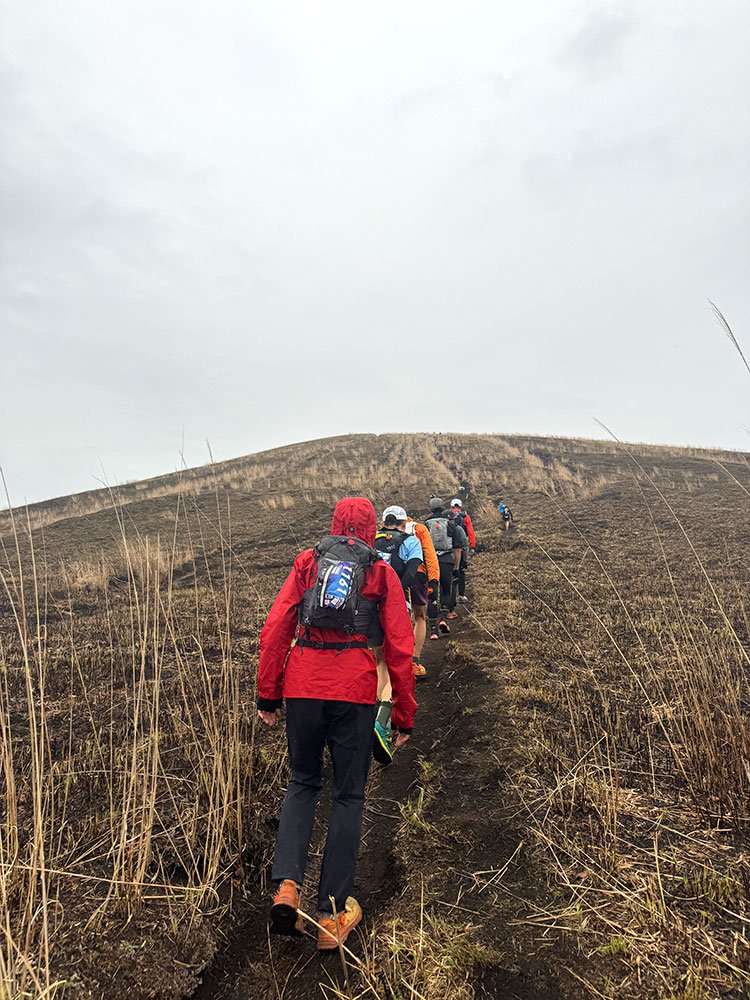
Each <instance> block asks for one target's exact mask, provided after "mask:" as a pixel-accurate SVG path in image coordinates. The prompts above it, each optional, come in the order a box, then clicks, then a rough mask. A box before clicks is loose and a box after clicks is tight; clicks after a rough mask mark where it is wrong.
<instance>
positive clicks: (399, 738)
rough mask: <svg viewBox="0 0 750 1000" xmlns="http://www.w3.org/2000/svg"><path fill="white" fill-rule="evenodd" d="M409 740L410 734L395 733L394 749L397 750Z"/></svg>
mask: <svg viewBox="0 0 750 1000" xmlns="http://www.w3.org/2000/svg"><path fill="white" fill-rule="evenodd" d="M410 739H411V733H396V743H395V749H396V750H398V748H399V747H402V746H403V745H404V743H408V742H409V740H410Z"/></svg>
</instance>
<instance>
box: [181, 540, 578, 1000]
mask: <svg viewBox="0 0 750 1000" xmlns="http://www.w3.org/2000/svg"><path fill="white" fill-rule="evenodd" d="M477 558H482V557H477ZM477 638H478V633H477V632H475V629H474V627H473V626H472V623H471V615H470V605H469V608H468V609H461V612H460V619H459V620H458V621H457V622H454V623H453V634H452V636H451V637H450V639H449V640H447V641H446V640H440V641H439V642H429V641H428V643H427V644H426V647H425V654H424V657H423V659H424V661H425V663H426V665H427V668H428V671H429V677H428V678H427V679H426V680H424V681H423V682H421V683H420V684H419V687H418V692H417V694H418V701H419V705H420V708H419V714H418V719H417V726H416V728H415V732H414V736H413V737H412V739H411V740H410V742H409V743H408V744H407V745H406V746H405V747H404V748H402V750H400V751H399V753H398V755H397V757H396V760H395V761H394V764H393V765H392V766H391V767H390V768H387V769H379V768H378V767H377V766H376V765H374V766H373V771H372V774H371V779H370V784H369V789H368V800H367V806H366V811H365V824H364V833H363V841H362V849H361V854H360V861H359V865H358V869H357V879H356V883H355V895H356V896H357V898H358V899H359V901H360V902H361V904H362V907H363V910H364V914H365V920H364V921H363V926H362V928H361V930H360V931H359V932H358V937H357V939H356V940H354V942H353V944H352V950H353V951H354V952H355V953H356V954H359V955H361V954H363V951H364V950H366V949H368V948H369V949H370V950H371V948H372V944H371V936H372V935H373V933H377V930H378V928H379V927H380V926H383V925H384V923H385V922H386V921H387V920H389V919H391V918H392V917H394V916H400V915H401V914H408V913H412V914H413V913H414V912H415V909H416V910H417V911H419V909H420V907H421V908H422V910H423V911H424V912H426V913H429V914H430V915H433V916H434V917H435V919H439V920H443V919H444V920H446V921H452V922H456V921H458V923H460V924H461V926H466V925H469V924H470V925H471V926H472V927H473V928H477V929H478V934H479V936H480V938H481V941H482V943H483V944H486V945H487V946H488V948H489V949H490V951H489V952H488V955H489V956H491V957H488V960H487V961H485V962H483V963H480V964H479V966H478V967H477V968H476V969H475V971H474V973H473V974H472V985H473V987H474V991H475V995H476V996H477V997H498V998H507V1000H555V998H562V997H566V998H567V997H573V996H575V995H576V993H577V991H576V990H575V989H574V988H573V987H572V986H571V983H570V980H569V979H568V978H567V976H565V975H564V973H561V972H559V971H555V970H556V969H559V968H560V964H561V963H560V962H559V955H557V954H553V947H554V946H553V942H552V941H550V940H549V939H547V938H544V937H543V936H540V937H535V936H534V934H533V933H532V932H530V931H529V929H528V928H527V927H524V924H523V919H522V917H523V915H524V912H525V906H526V903H527V902H528V900H529V898H531V896H532V895H534V894H535V893H536V894H538V893H540V892H542V891H543V890H542V889H541V887H540V886H541V883H540V880H539V877H538V873H536V872H534V871H533V870H532V868H531V867H530V862H529V861H528V860H527V857H526V852H525V833H524V821H523V810H522V808H521V806H520V803H519V802H518V800H517V797H516V795H515V793H514V790H513V788H512V786H511V783H510V781H509V778H508V775H507V755H508V754H509V753H510V752H512V748H511V747H510V746H509V745H508V738H507V728H506V727H505V725H504V714H503V704H502V692H501V691H499V690H498V685H497V683H496V680H495V678H493V676H492V669H491V668H488V667H487V666H486V665H485V666H480V664H479V663H475V662H474V661H473V660H472V656H471V649H472V643H473V642H474V641H476V640H477ZM326 803H327V786H326V785H325V784H324V788H323V793H322V795H321V800H320V805H319V814H320V816H321V817H324V816H325V815H326V814H327V809H326ZM402 807H403V808H402ZM417 811H418V813H419V815H418V819H417V821H416V822H410V821H409V819H408V817H409V816H412V817H414V816H415V815H416V812H417ZM405 814H406V815H405ZM323 833H324V831H323V827H322V823H319V825H318V830H317V833H316V838H315V841H314V843H313V849H312V870H311V871H310V872H309V875H308V882H309V885H310V886H314V885H315V883H316V881H317V870H316V869H317V865H318V864H319V860H320V851H321V848H322V836H323ZM533 886H536V888H532V887H533ZM311 894H312V893H311ZM304 902H305V901H304V895H303V907H304ZM269 903H270V899H269V894H268V892H267V891H263V890H262V889H261V887H260V886H259V885H257V884H255V885H248V886H247V888H246V891H245V893H244V897H243V898H242V900H241V901H240V902H239V903H238V905H237V906H236V908H235V915H234V920H233V923H232V925H231V927H230V928H229V930H228V934H227V944H226V946H225V947H224V949H223V950H222V951H220V952H219V953H218V955H217V956H216V958H215V960H214V962H213V964H212V965H211V967H210V968H208V969H207V970H206V971H205V972H204V974H203V979H202V984H201V985H200V986H199V987H198V989H197V990H196V991H195V992H194V993H193V995H192V996H193V1000H240V998H245V997H251V996H252V997H255V998H269V1000H270V998H275V1000H279V998H284V1000H313V998H314V997H323V996H327V997H331V996H334V995H336V994H335V992H334V991H332V989H331V988H330V987H332V986H333V985H334V984H335V985H336V986H338V987H339V988H341V986H342V973H341V967H340V964H339V960H338V956H337V955H336V954H333V955H332V954H325V955H320V954H319V953H318V952H317V951H316V949H315V943H314V938H313V937H312V936H309V937H304V938H302V939H301V940H299V939H284V938H276V937H271V936H270V935H269V933H268V907H269ZM309 910H310V912H313V908H312V905H311V906H310V907H309ZM354 978H355V979H356V977H354ZM326 987H329V988H326ZM354 995H357V993H356V990H355V993H354ZM368 995H370V996H372V995H373V993H372V991H370V992H369V993H368ZM378 995H380V994H378ZM382 995H383V997H384V998H385V997H388V996H390V995H392V994H390V993H388V992H383V994H382Z"/></svg>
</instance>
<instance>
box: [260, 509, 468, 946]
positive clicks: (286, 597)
mask: <svg viewBox="0 0 750 1000" xmlns="http://www.w3.org/2000/svg"><path fill="white" fill-rule="evenodd" d="M429 506H430V511H429V514H428V516H427V517H425V519H424V522H419V521H415V520H413V519H412V518H410V517H409V516H408V515H407V513H406V510H405V509H404V508H403V507H401V506H398V505H392V506H389V507H387V508H386V509H385V510H384V511H383V517H382V521H381V524H380V527H379V528H378V526H377V523H376V517H375V510H374V508H373V505H372V503H371V502H370V501H369V500H367V499H365V498H364V497H347V498H345V499H343V500H340V501H339V503H338V504H337V505H336V509H335V511H334V513H333V519H332V522H331V533H330V535H328V536H326V537H325V538H323V539H321V540H320V541H319V542H318V544H317V545H316V546H315V548H313V549H306V550H305V551H304V552H301V553H300V554H299V555H298V556H297V558H296V559H295V561H294V565H293V567H292V570H291V572H290V573H289V576H288V577H287V579H286V581H285V582H284V584H283V585H282V587H281V590H280V591H279V593H278V595H277V597H276V600H275V601H274V603H273V606H272V608H271V610H270V612H269V615H268V618H267V619H266V622H265V624H264V626H263V629H262V631H261V636H260V659H259V666H258V715H259V717H260V718H261V719H262V720H263V722H265V723H266V724H268V725H271V726H272V725H275V724H276V722H277V721H278V719H279V717H280V714H281V708H282V704H284V703H285V704H286V728H287V744H288V753H289V764H290V770H291V777H290V780H289V785H288V788H287V793H286V797H285V800H284V805H283V807H282V810H281V816H280V819H279V830H278V835H277V839H276V852H275V856H274V863H273V870H272V880H273V881H274V882H276V883H277V884H278V891H277V892H276V895H275V898H274V901H273V905H272V907H271V929H272V931H274V932H275V933H278V934H291V935H296V934H300V933H301V931H302V918H301V916H300V914H299V907H300V888H301V886H302V883H303V880H304V876H305V870H306V867H307V861H308V852H309V847H310V839H311V837H312V830H313V821H314V817H315V806H316V802H317V797H318V793H319V791H320V788H321V784H322V770H323V751H324V748H325V747H326V746H327V747H328V749H329V752H330V755H331V761H332V771H333V773H332V780H331V795H332V799H333V807H332V811H331V817H330V822H329V825H328V833H327V838H326V844H325V849H324V853H323V861H322V867H321V873H320V882H319V886H318V900H317V904H318V911H319V916H318V918H317V921H316V923H317V927H318V948H320V949H322V950H329V949H334V948H337V947H338V946H339V944H341V943H343V942H344V941H345V940H346V938H347V937H348V936H349V934H350V933H351V932H352V930H354V928H355V927H356V926H357V925H358V924H359V922H360V920H361V919H362V910H361V907H360V906H359V904H358V902H357V901H356V899H354V897H353V896H352V895H351V893H352V888H353V883H354V872H355V867H356V862H357V855H358V852H359V844H360V836H361V827H362V810H363V806H364V796H365V785H366V782H367V775H368V770H369V765H370V759H371V757H372V756H373V755H374V756H375V758H376V759H377V760H378V761H380V762H381V763H383V764H387V763H390V761H391V760H392V757H393V752H394V750H395V749H397V748H398V747H400V746H402V745H403V744H404V743H406V741H407V740H408V739H409V737H410V735H411V732H412V727H413V725H414V716H415V713H416V710H417V702H416V698H415V682H416V680H417V679H423V678H425V677H426V676H427V671H426V669H425V667H424V665H423V663H422V661H421V654H422V650H423V647H424V644H425V641H426V638H427V634H428V628H429V635H430V640H432V641H437V640H439V639H440V637H441V636H444V635H448V634H449V633H450V625H449V624H448V622H449V621H450V620H452V619H454V618H456V617H457V614H456V611H455V607H456V603H457V602H465V601H466V600H467V597H466V572H467V569H468V567H469V558H470V556H471V555H472V554H473V552H474V548H475V545H476V533H475V531H474V526H473V524H472V521H471V517H470V516H469V515H468V513H466V512H465V511H464V510H463V504H462V501H461V500H460V499H459V498H456V499H454V500H452V501H451V505H450V507H449V508H448V509H447V510H446V509H445V508H444V504H443V500H442V499H441V498H440V497H432V498H431V500H430V505H429ZM410 612H411V614H413V616H414V621H413V622H412V617H411V614H410ZM290 647H291V649H290Z"/></svg>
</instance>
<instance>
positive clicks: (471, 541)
mask: <svg viewBox="0 0 750 1000" xmlns="http://www.w3.org/2000/svg"><path fill="white" fill-rule="evenodd" d="M463 506H464V505H463V502H462V501H461V500H460V499H459V498H458V497H454V499H453V500H451V517H452V518H453V520H454V521H455V523H456V524H459V525H460V526H461V527H462V528H463V529H464V531H465V532H466V537H467V542H468V544H467V546H466V547H465V548H464V549H463V551H462V553H461V565H460V566H459V567H458V588H457V589H458V597H457V598H456V599H457V600H459V601H461V603H462V604H465V603H466V601H467V599H468V598H467V597H466V570H467V569H468V566H469V555H470V554H471V555H474V546H475V545H476V544H477V533H476V532H475V531H474V525H473V524H472V523H471V517H470V515H469V514H467V513H466V511H465V510H464V509H463Z"/></svg>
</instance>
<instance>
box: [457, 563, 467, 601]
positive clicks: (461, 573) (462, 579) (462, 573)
mask: <svg viewBox="0 0 750 1000" xmlns="http://www.w3.org/2000/svg"><path fill="white" fill-rule="evenodd" d="M466 565H467V558H466V553H465V552H462V553H461V565H460V566H459V567H458V593H459V595H460V596H461V597H464V596H465V594H466Z"/></svg>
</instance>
